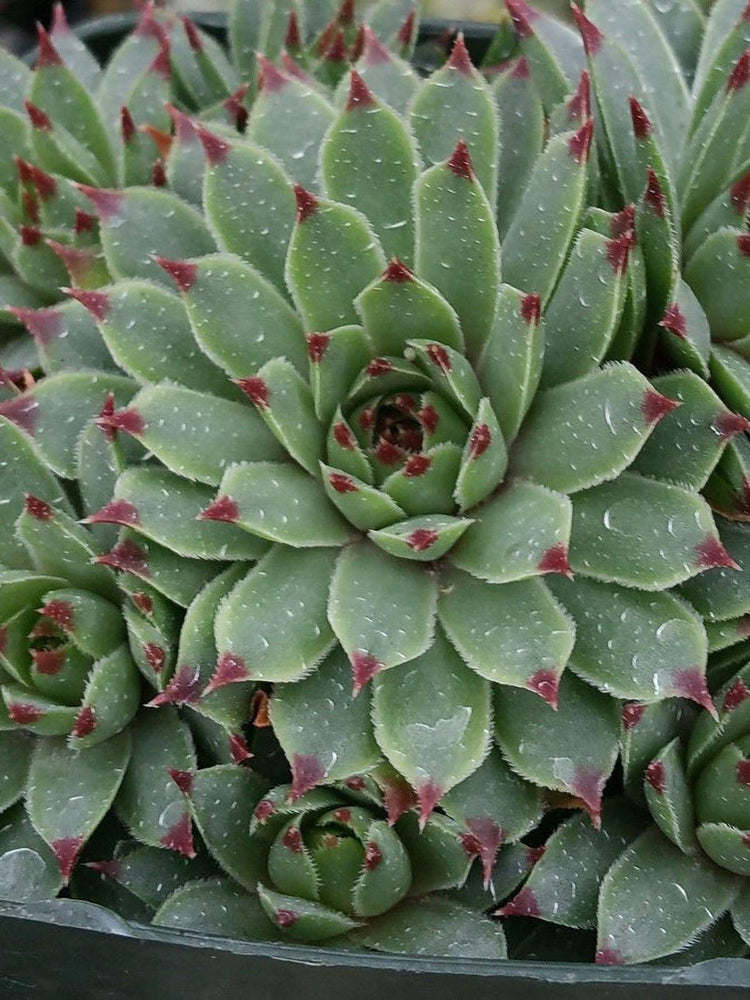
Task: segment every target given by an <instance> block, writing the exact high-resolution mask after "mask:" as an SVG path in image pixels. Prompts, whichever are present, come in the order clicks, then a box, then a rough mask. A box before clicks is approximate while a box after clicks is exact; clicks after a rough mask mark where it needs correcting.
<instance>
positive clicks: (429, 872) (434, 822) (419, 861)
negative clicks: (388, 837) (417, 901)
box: [395, 779, 474, 896]
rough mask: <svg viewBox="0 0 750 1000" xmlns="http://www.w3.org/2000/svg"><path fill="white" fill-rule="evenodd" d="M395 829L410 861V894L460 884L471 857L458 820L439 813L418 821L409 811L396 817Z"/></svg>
mask: <svg viewBox="0 0 750 1000" xmlns="http://www.w3.org/2000/svg"><path fill="white" fill-rule="evenodd" d="M401 780H403V779H401ZM407 788H408V786H407ZM395 829H396V832H397V833H398V835H399V837H400V838H401V841H402V843H403V844H404V846H405V847H406V850H407V852H408V854H409V857H410V858H411V861H412V874H413V880H412V884H411V889H410V895H413V896H423V895H424V894H425V893H428V892H434V891H440V890H445V889H455V888H456V887H457V886H461V885H464V883H465V882H466V879H467V877H468V875H469V871H470V869H471V866H472V864H473V862H474V857H473V855H470V854H469V853H468V852H467V850H466V848H465V847H464V844H463V842H462V836H461V827H460V825H459V824H458V823H456V822H455V821H454V820H452V819H450V818H449V817H448V816H443V815H442V814H441V813H433V814H432V815H431V816H430V818H429V819H428V820H427V822H426V823H422V822H420V820H419V818H418V817H417V815H416V813H414V812H411V811H410V812H406V813H404V814H403V815H402V816H401V818H400V819H399V820H397V822H396V824H395Z"/></svg>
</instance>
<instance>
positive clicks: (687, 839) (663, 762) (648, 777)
mask: <svg viewBox="0 0 750 1000" xmlns="http://www.w3.org/2000/svg"><path fill="white" fill-rule="evenodd" d="M644 777H645V780H644V785H643V787H644V791H645V794H646V802H647V804H648V808H649V811H650V812H651V815H652V816H653V817H654V820H655V821H656V825H657V826H658V827H659V828H660V829H661V832H662V833H663V834H664V835H665V837H668V838H669V839H670V840H671V841H672V843H673V844H676V845H677V847H679V849H680V850H681V851H682V852H683V853H684V854H687V855H692V854H694V853H695V849H696V847H697V844H696V840H695V810H694V808H693V800H692V796H691V790H690V787H689V785H688V781H687V775H686V773H685V761H684V748H683V745H682V742H681V741H680V740H679V739H675V740H672V742H671V743H669V744H668V745H667V746H665V747H664V748H663V749H662V750H661V752H660V753H659V754H658V756H656V757H654V759H653V760H652V761H651V762H650V763H649V765H648V767H647V768H646V771H645V775H644Z"/></svg>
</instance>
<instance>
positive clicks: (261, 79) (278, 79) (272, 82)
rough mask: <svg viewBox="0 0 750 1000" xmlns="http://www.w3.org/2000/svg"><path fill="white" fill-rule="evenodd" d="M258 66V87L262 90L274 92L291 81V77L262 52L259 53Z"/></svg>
mask: <svg viewBox="0 0 750 1000" xmlns="http://www.w3.org/2000/svg"><path fill="white" fill-rule="evenodd" d="M258 68H259V76H258V87H259V88H260V90H262V91H266V92H267V93H269V94H274V93H277V92H278V91H279V90H282V89H283V88H284V87H286V85H287V84H288V83H289V78H288V77H286V76H285V75H284V74H283V73H282V72H281V70H280V69H279V68H278V66H275V65H274V63H272V62H271V60H270V59H267V58H266V57H265V56H264V55H261V54H260V53H259V54H258Z"/></svg>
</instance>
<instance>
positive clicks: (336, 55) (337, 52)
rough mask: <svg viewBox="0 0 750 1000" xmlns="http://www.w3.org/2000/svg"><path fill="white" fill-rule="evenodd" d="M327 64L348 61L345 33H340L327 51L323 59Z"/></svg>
mask: <svg viewBox="0 0 750 1000" xmlns="http://www.w3.org/2000/svg"><path fill="white" fill-rule="evenodd" d="M323 58H324V59H325V61H326V62H333V63H341V62H344V61H345V59H346V39H345V38H344V32H343V31H338V32H337V33H336V36H335V38H334V39H333V42H332V43H331V46H330V48H328V49H327V50H326V53H325V55H324V57H323Z"/></svg>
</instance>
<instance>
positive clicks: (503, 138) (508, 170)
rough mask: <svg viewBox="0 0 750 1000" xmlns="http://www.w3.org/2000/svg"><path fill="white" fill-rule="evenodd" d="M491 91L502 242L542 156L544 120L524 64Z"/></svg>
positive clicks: (517, 64) (508, 72)
mask: <svg viewBox="0 0 750 1000" xmlns="http://www.w3.org/2000/svg"><path fill="white" fill-rule="evenodd" d="M492 90H493V93H494V96H495V102H496V104H497V107H498V110H499V113H500V158H499V164H498V195H497V214H498V229H499V232H500V236H501V238H503V239H504V238H505V234H506V233H507V231H508V229H509V227H510V224H511V222H512V220H513V216H514V215H515V213H516V211H517V209H518V206H519V204H520V203H521V199H522V197H523V193H524V191H525V190H526V186H527V185H528V182H529V178H530V176H531V173H532V171H533V169H534V165H535V163H536V161H537V160H538V159H539V156H540V154H541V152H542V148H543V146H544V131H545V119H544V109H543V107H542V101H541V98H540V96H539V91H538V90H537V88H536V86H535V85H534V82H533V81H532V79H531V76H530V73H529V66H528V63H527V62H525V60H523V59H519V60H518V61H516V62H515V63H514V64H513V65H512V66H510V67H509V68H508V69H506V70H505V71H504V72H503V73H501V74H500V75H499V76H498V78H497V80H496V81H495V83H494V84H493V87H492Z"/></svg>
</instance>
